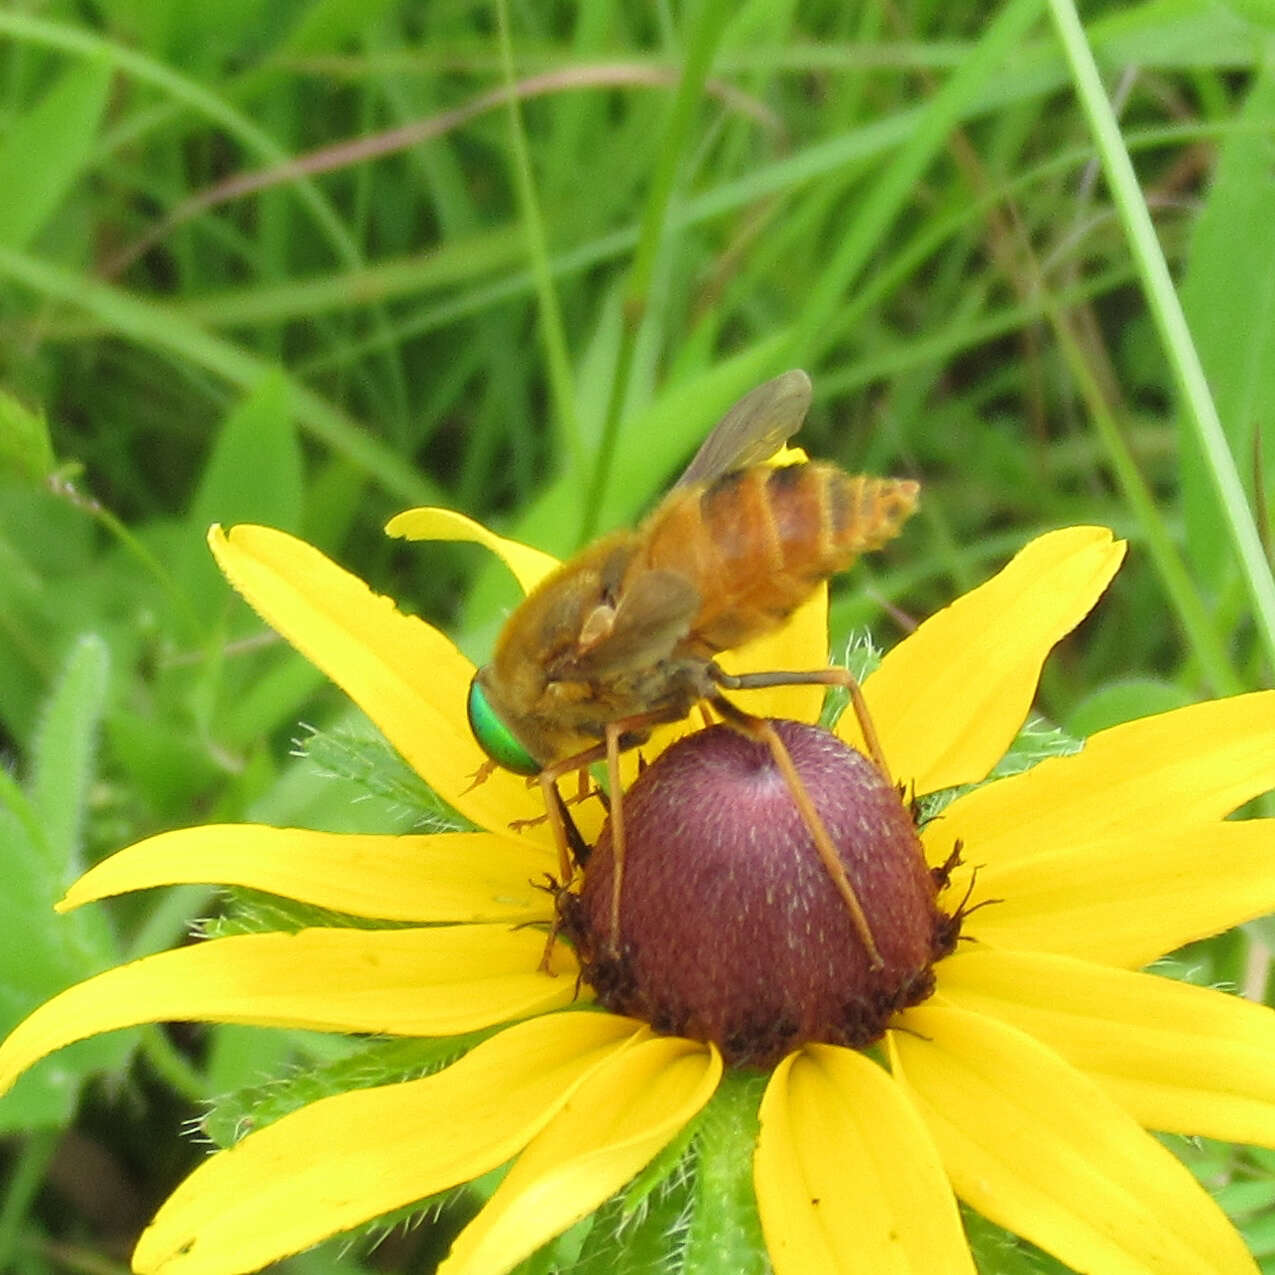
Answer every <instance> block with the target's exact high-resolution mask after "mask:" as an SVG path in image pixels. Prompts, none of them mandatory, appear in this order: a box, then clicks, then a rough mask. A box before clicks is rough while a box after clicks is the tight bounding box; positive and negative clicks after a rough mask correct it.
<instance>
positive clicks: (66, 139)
mask: <svg viewBox="0 0 1275 1275" xmlns="http://www.w3.org/2000/svg"><path fill="white" fill-rule="evenodd" d="M111 75H112V68H111V67H110V66H109V65H108V64H107V63H106V62H105V61H92V60H89V59H84V60H77V61H75V62H73V63H72V64H71V65H70V66H69V67H68V68H67V69H66V70H65V71H64V72H63V73H62V75H61V77H60V78H59V79H57V80H56V81H55V82H54V83H53V85H52V87H51V88H49V89H48V90H47V91H46V92H45V94H44V96H43V97H42V98H41V99H40V100H39V101H38V102H37V103H36V104H35V105H34V106H33V107H31V109H30V110H28V111H27V112H26V114H25V115H22V116H21V117H19V118H18V119H17V120H15V121H13V122H12V123H11V124H10V126H9V128H8V130H7V131H6V133H5V135H4V140H3V141H2V142H0V190H3V191H4V198H3V199H0V244H3V245H4V246H6V247H9V248H25V247H26V246H27V245H28V244H29V243H30V242H31V241H32V240H33V239H34V238H35V236H36V235H37V234H38V233H39V231H40V230H41V229H42V228H43V226H44V225H45V223H46V222H47V221H48V219H49V218H50V217H51V216H52V215H53V213H54V212H56V211H57V208H58V206H59V205H60V204H61V203H62V200H63V199H64V198H65V197H66V194H67V192H68V191H69V190H70V189H71V187H72V186H74V184H75V183H76V182H77V181H78V180H79V179H80V177H81V176H82V174H83V172H84V170H85V168H86V167H87V165H88V162H89V157H90V155H91V154H92V152H93V148H94V146H95V144H96V141H97V131H98V125H99V124H100V122H101V119H102V111H103V109H104V108H105V106H106V98H107V92H108V90H109V89H110V86H111Z"/></svg>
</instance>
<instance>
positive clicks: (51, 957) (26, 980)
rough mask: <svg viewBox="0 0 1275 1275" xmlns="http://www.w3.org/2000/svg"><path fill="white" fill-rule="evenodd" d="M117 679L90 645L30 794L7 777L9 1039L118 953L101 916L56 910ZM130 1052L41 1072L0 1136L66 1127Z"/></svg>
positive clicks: (80, 1055)
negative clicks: (94, 1083)
mask: <svg viewBox="0 0 1275 1275" xmlns="http://www.w3.org/2000/svg"><path fill="white" fill-rule="evenodd" d="M108 674H109V661H108V658H107V652H106V647H105V645H104V644H103V643H102V641H101V640H100V639H98V638H97V637H93V636H87V637H83V638H81V639H80V641H79V642H78V643H77V644H76V645H75V646H74V648H73V649H72V651H71V654H70V657H69V659H68V660H67V663H66V666H65V669H64V670H63V672H62V675H61V677H60V678H59V679H58V683H57V686H56V688H55V690H54V692H53V695H52V696H51V698H50V700H49V702H48V704H46V705H45V707H44V710H43V714H42V720H41V725H40V729H39V732H38V734H37V738H36V746H35V761H34V766H33V775H32V779H31V784H30V789H31V791H30V793H24V792H23V791H22V790H21V789H20V788H19V787H18V785H17V783H16V782H15V781H14V780H13V779H12V778H11V777H10V776H9V774H8V773H7V772H3V771H0V879H2V880H3V881H4V889H3V890H0V934H3V935H4V942H3V943H0V1034H4V1033H7V1032H8V1031H9V1029H10V1028H12V1027H13V1026H14V1025H15V1024H16V1023H17V1022H18V1020H19V1019H20V1018H21V1017H22V1016H23V1015H24V1014H26V1013H27V1012H29V1011H30V1010H31V1009H33V1008H34V1007H35V1006H36V1005H38V1004H39V1003H40V1002H41V1001H43V1000H46V999H48V997H50V996H51V995H53V994H54V993H55V992H58V991H61V990H62V988H64V987H66V986H67V985H68V984H70V983H74V982H77V981H79V980H80V979H83V978H86V977H88V976H89V975H90V974H94V973H96V972H98V971H99V970H100V969H102V968H103V967H104V966H106V965H108V964H110V963H111V961H112V960H113V959H114V958H115V957H116V955H117V950H116V944H115V942H114V940H113V938H112V936H111V933H110V931H109V928H108V927H107V925H106V922H105V918H104V916H103V914H102V913H101V912H100V911H98V910H95V909H86V910H84V911H82V912H77V913H74V914H72V915H70V916H66V917H57V916H55V914H54V912H53V904H54V902H55V901H56V900H57V899H58V898H59V897H60V896H61V894H62V892H63V890H64V888H65V886H66V884H67V882H68V880H69V879H70V877H71V876H72V875H74V872H75V871H76V868H77V866H78V864H77V860H78V857H79V848H80V847H79V841H80V833H81V828H82V826H83V822H84V810H85V806H86V804H87V801H88V795H89V791H90V787H91V784H92V782H93V776H94V767H93V757H94V747H95V741H96V734H97V727H98V723H99V721H100V719H101V715H102V709H103V705H104V702H105V699H106V691H107V684H108ZM130 1044H131V1042H130V1040H129V1039H127V1038H124V1037H120V1036H118V1035H113V1036H108V1037H105V1038H99V1039H95V1040H90V1041H84V1042H81V1043H80V1044H78V1045H74V1046H72V1047H71V1048H70V1049H66V1050H62V1051H59V1053H58V1054H57V1056H56V1057H55V1058H53V1059H49V1060H46V1061H45V1062H42V1063H40V1064H38V1065H37V1066H36V1067H35V1068H33V1069H32V1071H31V1072H29V1073H28V1074H27V1075H25V1076H23V1077H22V1079H21V1080H19V1082H18V1084H17V1085H16V1086H15V1087H14V1089H13V1092H12V1093H11V1094H9V1095H7V1096H6V1097H5V1098H3V1099H0V1134H4V1133H10V1132H13V1131H15V1130H18V1129H25V1130H30V1129H32V1128H42V1127H47V1126H51V1125H56V1124H61V1123H64V1122H65V1121H66V1120H67V1119H68V1118H69V1116H70V1114H71V1112H72V1111H73V1110H74V1108H75V1104H76V1101H77V1097H78V1093H79V1089H80V1087H81V1085H82V1084H83V1082H84V1079H85V1078H86V1077H87V1076H89V1075H91V1074H94V1073H96V1072H99V1071H102V1070H104V1069H107V1068H110V1067H114V1066H117V1065H118V1064H119V1063H120V1062H121V1061H122V1059H123V1058H124V1057H125V1055H126V1053H127V1051H128V1049H129V1048H130Z"/></svg>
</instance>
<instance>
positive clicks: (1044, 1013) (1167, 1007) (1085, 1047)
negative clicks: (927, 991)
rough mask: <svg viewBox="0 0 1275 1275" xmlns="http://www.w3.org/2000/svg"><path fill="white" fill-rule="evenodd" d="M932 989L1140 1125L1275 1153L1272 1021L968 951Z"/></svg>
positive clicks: (1224, 1003)
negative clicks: (991, 1021) (1020, 1035)
mask: <svg viewBox="0 0 1275 1275" xmlns="http://www.w3.org/2000/svg"><path fill="white" fill-rule="evenodd" d="M939 991H940V992H941V994H942V996H943V998H944V1000H945V1001H947V1002H948V1003H950V1004H952V1005H954V1006H956V1007H957V1008H960V1009H969V1010H975V1011H977V1012H978V1013H980V1014H990V1015H993V1016H994V1017H996V1018H999V1019H1001V1020H1002V1021H1004V1022H1007V1023H1010V1024H1011V1025H1012V1026H1014V1027H1017V1028H1018V1029H1019V1030H1020V1031H1024V1032H1026V1033H1027V1034H1028V1035H1030V1036H1033V1037H1034V1038H1035V1039H1037V1040H1039V1041H1042V1042H1043V1043H1044V1044H1046V1045H1048V1046H1049V1047H1050V1048H1051V1049H1053V1050H1056V1051H1057V1052H1058V1053H1059V1054H1061V1055H1062V1056H1063V1057H1064V1058H1066V1059H1067V1061H1068V1062H1070V1063H1071V1064H1072V1065H1073V1066H1076V1067H1079V1068H1080V1069H1081V1070H1082V1071H1084V1072H1086V1073H1087V1074H1088V1075H1090V1076H1091V1077H1092V1078H1093V1079H1094V1080H1096V1081H1097V1082H1098V1083H1099V1084H1100V1085H1102V1087H1103V1088H1104V1089H1105V1090H1106V1091H1107V1092H1108V1093H1109V1094H1110V1095H1111V1096H1112V1097H1113V1098H1114V1099H1115V1100H1116V1101H1117V1102H1118V1103H1119V1104H1120V1105H1121V1106H1122V1107H1123V1108H1124V1109H1125V1110H1126V1111H1127V1112H1129V1114H1130V1115H1131V1116H1133V1118H1134V1119H1135V1120H1136V1121H1137V1122H1138V1123H1139V1124H1140V1125H1144V1126H1145V1127H1147V1128H1149V1129H1161V1130H1163V1131H1165V1132H1168V1133H1186V1134H1197V1135H1200V1136H1203V1137H1208V1138H1219V1139H1222V1140H1224V1141H1228V1142H1231V1141H1233V1142H1252V1143H1259V1144H1260V1145H1262V1146H1266V1147H1272V1146H1275V1067H1272V1066H1271V1060H1272V1059H1273V1058H1275V1011H1272V1010H1270V1009H1268V1008H1267V1007H1266V1006H1265V1005H1254V1004H1252V1003H1251V1002H1249V1001H1246V1000H1241V999H1240V998H1239V997H1237V996H1226V995H1224V994H1223V993H1221V992H1217V991H1214V990H1213V989H1212V988H1207V987H1193V986H1191V985H1190V984H1188V983H1178V982H1174V981H1173V980H1172V979H1167V978H1156V977H1155V976H1153V975H1151V974H1133V973H1130V972H1129V971H1127V970H1113V969H1106V968H1104V967H1102V966H1099V965H1093V964H1091V963H1089V962H1088V961H1077V960H1073V959H1071V958H1070V957H1065V956H1039V955H1029V954H1025V953H1022V952H999V951H991V950H987V949H976V950H973V951H969V952H963V953H962V954H961V955H959V956H954V957H952V958H951V959H950V960H947V961H944V962H943V963H942V964H941V965H940V966H939Z"/></svg>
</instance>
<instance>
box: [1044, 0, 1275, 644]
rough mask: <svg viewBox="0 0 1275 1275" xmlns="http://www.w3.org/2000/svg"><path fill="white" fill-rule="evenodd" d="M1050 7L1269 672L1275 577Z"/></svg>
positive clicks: (1053, 1) (1178, 309) (1164, 271)
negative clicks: (1209, 481) (1242, 582)
mask: <svg viewBox="0 0 1275 1275" xmlns="http://www.w3.org/2000/svg"><path fill="white" fill-rule="evenodd" d="M1049 10H1050V13H1051V15H1052V17H1053V21H1054V26H1055V28H1056V30H1057V32H1058V37H1059V40H1060V41H1061V43H1062V46H1063V50H1064V52H1065V54H1066V57H1067V62H1068V65H1069V66H1070V68H1071V74H1072V79H1073V82H1074V84H1075V89H1076V94H1077V97H1078V98H1079V100H1080V103H1081V106H1082V107H1083V109H1084V112H1085V115H1086V117H1087V118H1088V120H1089V126H1090V128H1091V129H1092V130H1093V135H1094V142H1095V145H1096V146H1097V149H1098V154H1099V156H1100V157H1101V160H1102V165H1103V171H1104V173H1105V174H1106V178H1107V183H1108V185H1109V186H1110V188H1111V195H1112V199H1113V200H1114V202H1115V205H1116V208H1117V210H1118V211H1119V214H1120V218H1121V221H1122V223H1123V225H1124V229H1125V234H1126V235H1127V237H1128V240H1129V247H1130V250H1131V252H1132V253H1133V257H1134V260H1135V262H1136V263H1137V267H1138V273H1139V275H1140V277H1141V280H1142V287H1143V291H1144V292H1145V293H1146V297H1147V303H1148V306H1149V307H1150V310H1151V315H1152V318H1153V319H1154V321H1155V325H1156V329H1157V330H1158V332H1159V334H1160V340H1161V341H1162V343H1163V345H1164V351H1165V354H1166V356H1167V357H1168V361H1169V367H1170V370H1171V372H1172V374H1173V379H1174V381H1175V382H1176V383H1177V387H1178V392H1179V394H1180V396H1181V402H1182V406H1183V409H1184V410H1185V412H1186V416H1187V421H1188V423H1189V425H1190V428H1191V429H1192V431H1193V432H1194V434H1195V436H1196V440H1197V442H1198V443H1199V447H1200V451H1201V453H1202V454H1203V456H1204V459H1205V463H1206V465H1207V466H1208V471H1209V475H1210V477H1211V478H1212V480H1213V485H1214V489H1215V491H1216V493H1217V501H1218V512H1219V514H1220V515H1221V518H1222V521H1223V523H1224V525H1225V526H1226V528H1227V531H1228V532H1229V534H1230V538H1231V543H1232V545H1233V546H1234V548H1235V553H1236V556H1237V557H1238V558H1239V562H1240V568H1241V570H1242V572H1243V574H1244V580H1245V583H1246V585H1247V587H1248V592H1249V596H1250V598H1251V599H1252V602H1253V610H1254V614H1255V618H1256V620H1257V626H1258V630H1259V632H1260V634H1261V638H1262V644H1263V647H1264V649H1265V652H1266V660H1267V665H1268V668H1270V667H1275V580H1272V578H1271V570H1270V565H1269V563H1267V561H1266V556H1265V554H1264V553H1263V551H1262V543H1261V539H1260V537H1259V536H1258V534H1257V526H1256V524H1255V523H1254V521H1253V515H1252V511H1251V510H1250V509H1249V506H1248V502H1247V500H1246V499H1245V496H1244V488H1243V486H1242V485H1241V483H1240V477H1239V473H1238V471H1237V470H1236V467H1235V459H1234V457H1233V456H1232V455H1231V453H1230V451H1229V449H1228V448H1227V445H1226V435H1225V433H1224V431H1223V429H1222V423H1221V421H1220V420H1219V418H1218V414H1217V408H1216V406H1215V405H1214V402H1213V398H1212V395H1211V394H1210V393H1209V387H1208V383H1207V382H1206V381H1205V379H1204V369H1203V367H1202V366H1201V364H1200V359H1199V354H1198V353H1197V351H1196V348H1195V344H1194V342H1193V341H1192V340H1191V333H1190V330H1189V329H1188V328H1187V325H1186V316H1185V315H1184V314H1183V312H1182V306H1181V303H1180V302H1179V300H1178V296H1177V292H1176V291H1175V290H1174V287H1173V280H1172V278H1171V277H1170V275H1169V268H1168V265H1167V264H1166V262H1165V259H1164V254H1163V252H1162V251H1161V250H1160V243H1159V240H1158V239H1157V237H1156V233H1155V227H1154V226H1153V225H1152V222H1151V215H1150V213H1149V212H1148V211H1147V206H1146V201H1145V200H1144V199H1143V197H1142V190H1141V188H1140V186H1139V185H1138V178H1137V174H1136V173H1135V172H1134V171H1133V164H1132V163H1131V162H1130V160H1129V155H1128V152H1127V151H1126V150H1125V148H1124V143H1123V141H1122V140H1121V137H1120V129H1119V126H1118V125H1117V123H1116V119H1115V116H1114V114H1113V113H1112V110H1111V104H1110V102H1109V101H1108V100H1107V95H1106V92H1105V90H1104V89H1103V86H1102V79H1101V77H1100V75H1099V74H1098V67H1097V64H1096V63H1095V61H1094V57H1093V51H1092V50H1091V49H1090V47H1089V44H1088V41H1087V40H1086V39H1085V32H1084V27H1083V25H1082V24H1081V21H1080V15H1079V14H1078V13H1077V12H1076V8H1075V5H1074V4H1073V3H1071V2H1070V0H1049Z"/></svg>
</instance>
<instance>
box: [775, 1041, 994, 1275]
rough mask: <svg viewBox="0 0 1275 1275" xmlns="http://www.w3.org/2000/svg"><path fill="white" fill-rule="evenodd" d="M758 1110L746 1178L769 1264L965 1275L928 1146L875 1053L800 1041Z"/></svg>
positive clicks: (964, 1256)
mask: <svg viewBox="0 0 1275 1275" xmlns="http://www.w3.org/2000/svg"><path fill="white" fill-rule="evenodd" d="M760 1114H761V1134H760V1136H759V1137H758V1140H757V1154H756V1159H755V1161H754V1168H753V1180H754V1185H755V1187H756V1191H757V1207H758V1210H759V1212H760V1214H761V1224H762V1229H763V1231H764V1232H765V1235H766V1249H767V1251H768V1252H769V1254H770V1259H771V1262H772V1264H773V1265H774V1268H775V1272H776V1275H811V1272H815V1271H818V1272H820V1275H936V1273H937V1272H943V1273H944V1275H959V1273H960V1272H970V1275H973V1271H974V1263H973V1261H972V1260H971V1258H970V1252H969V1247H968V1245H967V1244H966V1241H965V1235H964V1232H963V1231H962V1230H961V1220H960V1216H959V1214H958V1213H957V1209H956V1201H955V1200H954V1199H953V1197H952V1189H951V1187H950V1186H949V1185H948V1181H947V1176H946V1174H945V1173H944V1171H943V1165H942V1163H941V1162H940V1160H939V1155H938V1151H937V1150H936V1149H935V1146H934V1143H933V1141H932V1140H931V1138H930V1135H929V1132H928V1130H927V1129H926V1128H925V1125H924V1124H923V1123H922V1121H921V1119H920V1117H919V1116H918V1115H917V1114H916V1111H915V1109H914V1108H913V1107H912V1106H911V1104H910V1103H909V1102H908V1101H907V1099H906V1098H905V1097H904V1096H903V1094H902V1093H901V1092H900V1091H899V1088H898V1086H897V1085H896V1084H895V1083H894V1082H893V1080H891V1078H890V1077H889V1076H888V1075H886V1073H885V1072H884V1071H882V1070H881V1068H880V1067H878V1066H877V1065H876V1064H875V1063H873V1062H870V1061H869V1060H868V1059H867V1058H865V1057H863V1055H861V1054H856V1053H853V1052H852V1051H850V1050H848V1049H839V1048H837V1047H836V1046H833V1045H807V1046H806V1048H805V1049H804V1050H802V1051H801V1052H799V1053H796V1054H790V1055H789V1056H788V1057H787V1058H785V1059H784V1060H783V1062H781V1063H780V1064H779V1066H778V1067H777V1068H776V1069H775V1072H774V1074H773V1075H772V1076H771V1078H770V1081H769V1083H768V1084H767V1086H766V1094H765V1097H764V1098H763V1099H762V1104H761V1113H760Z"/></svg>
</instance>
